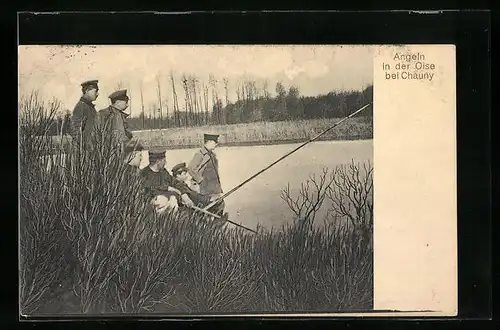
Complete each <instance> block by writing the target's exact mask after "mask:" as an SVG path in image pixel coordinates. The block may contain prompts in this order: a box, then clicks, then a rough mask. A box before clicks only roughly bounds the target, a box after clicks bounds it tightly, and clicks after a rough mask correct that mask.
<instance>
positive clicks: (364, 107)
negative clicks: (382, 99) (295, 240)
mask: <svg viewBox="0 0 500 330" xmlns="http://www.w3.org/2000/svg"><path fill="white" fill-rule="evenodd" d="M369 105H371V103H368V104H367V105H365V106H363V107H361V108H360V109H358V110H356V111H354V112H353V113H351V114H350V115H349V116H347V117H345V118H343V119H341V120H339V121H338V122H336V123H335V124H334V125H333V126H331V127H330V128H328V129H327V130H325V131H323V132H321V133H320V134H318V135H316V136H315V137H314V138H312V139H310V140H309V141H306V142H304V143H303V144H301V145H300V146H298V147H297V148H295V149H293V150H292V151H290V152H288V153H287V154H286V155H284V156H282V157H281V158H279V159H278V160H276V161H275V162H273V163H271V164H270V165H268V166H267V167H265V168H263V169H262V170H260V171H259V172H257V173H256V174H254V175H252V176H251V177H250V178H248V179H246V180H245V181H243V182H242V183H240V184H239V185H237V186H236V187H234V188H233V189H231V190H229V191H228V192H227V193H225V194H223V195H222V196H220V197H218V198H217V199H215V200H214V201H213V202H211V203H210V204H208V205H207V206H205V208H204V210H208V209H209V208H211V207H212V206H214V205H215V204H217V203H218V202H219V201H220V200H222V199H224V198H226V197H227V196H229V195H230V194H232V193H233V192H235V191H236V190H238V189H240V188H241V187H243V185H245V184H246V183H248V182H249V181H251V180H253V179H254V178H256V177H257V176H258V175H260V174H262V172H264V171H266V170H268V169H269V168H271V167H272V166H274V165H276V164H277V163H279V162H280V161H282V160H283V159H285V158H286V157H288V156H290V155H291V154H293V153H294V152H296V151H297V150H299V149H301V148H302V147H304V146H306V145H307V144H309V143H311V142H313V141H315V140H317V139H319V138H320V137H321V136H323V135H325V134H326V133H327V132H329V131H331V130H332V129H334V128H335V127H337V126H338V125H340V124H341V123H343V122H344V121H346V120H347V119H349V118H351V117H353V116H354V115H356V114H358V113H359V112H361V111H363V110H364V109H366V108H367V107H368V106H369Z"/></svg>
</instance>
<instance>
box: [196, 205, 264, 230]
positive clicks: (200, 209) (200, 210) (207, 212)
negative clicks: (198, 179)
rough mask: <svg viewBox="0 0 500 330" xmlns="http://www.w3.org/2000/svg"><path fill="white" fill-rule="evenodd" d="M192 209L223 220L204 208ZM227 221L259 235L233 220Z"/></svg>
mask: <svg viewBox="0 0 500 330" xmlns="http://www.w3.org/2000/svg"><path fill="white" fill-rule="evenodd" d="M190 207H191V208H192V209H193V210H196V211H199V212H203V213H205V214H208V215H210V216H212V217H214V218H217V219H220V218H221V216H220V215H217V214H215V213H212V212H209V211H207V210H204V209H202V208H199V207H196V206H194V205H193V206H190ZM225 221H226V222H229V223H232V224H233V225H235V226H237V227H240V228H243V229H246V230H248V231H251V232H252V233H255V234H257V232H256V231H255V230H253V229H250V228H248V227H245V226H243V225H240V224H238V223H236V222H233V221H231V220H225Z"/></svg>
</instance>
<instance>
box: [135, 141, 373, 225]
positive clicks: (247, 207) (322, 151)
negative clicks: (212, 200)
mask: <svg viewBox="0 0 500 330" xmlns="http://www.w3.org/2000/svg"><path fill="white" fill-rule="evenodd" d="M299 145H300V144H282V145H268V146H245V147H223V146H221V147H218V148H217V149H216V150H215V152H216V154H217V157H218V159H219V169H220V179H221V184H222V188H223V190H224V192H226V191H228V190H230V189H232V188H234V187H235V186H237V185H238V184H240V183H241V182H243V181H245V180H246V179H248V178H249V177H251V176H252V175H254V174H255V173H257V172H259V171H260V170H261V169H263V168H265V167H266V166H268V165H270V164H271V163H272V162H274V161H276V160H277V159H279V158H280V157H281V156H283V155H285V154H286V153H287V152H290V151H291V150H293V149H295V148H296V147H298V146H299ZM196 150H197V149H196V148H194V149H179V150H169V151H167V166H166V167H167V169H169V170H170V169H171V168H172V167H173V166H174V165H176V164H178V163H181V162H186V163H188V162H189V161H190V160H191V158H192V157H193V155H194V153H195V152H196ZM372 159H373V140H358V141H321V142H313V143H310V144H308V145H306V146H305V147H303V148H302V149H300V150H298V151H297V152H295V153H293V154H292V155H290V156H289V157H287V158H285V159H284V160H282V161H281V162H279V163H277V164H276V165H274V166H272V167H271V168H269V169H268V170H267V171H265V172H263V173H262V174H260V175H259V176H258V177H256V178H255V179H253V180H252V181H250V182H248V183H247V184H246V185H244V186H243V187H242V188H240V189H239V190H237V191H235V192H234V193H233V194H231V195H229V196H228V197H227V198H226V200H225V201H226V207H227V208H226V210H227V212H229V216H230V220H231V221H234V222H237V223H241V224H243V225H245V226H248V227H250V228H255V227H256V226H257V224H258V223H260V224H261V225H263V226H265V227H272V226H279V225H281V224H283V223H285V222H290V221H293V214H292V213H291V212H290V210H289V208H288V206H287V205H286V203H285V202H284V201H283V200H282V199H281V197H280V195H281V191H282V189H284V188H286V187H287V184H289V185H290V189H291V191H292V193H293V194H294V195H293V196H296V194H297V191H298V189H299V188H300V186H301V183H303V182H305V181H306V180H307V179H308V178H309V176H310V175H313V174H316V175H319V174H320V173H321V172H322V169H323V168H325V167H326V168H329V169H333V168H335V166H337V165H341V164H348V163H350V162H351V160H354V161H355V162H365V161H370V162H371V164H372V165H373V161H372ZM147 163H148V159H147V152H144V154H143V161H142V163H141V167H144V166H146V165H147ZM325 210H326V207H325V209H323V210H322V212H323V211H325ZM322 212H319V213H318V215H319V219H318V220H319V221H322V219H321V215H322V214H324V212H323V213H322Z"/></svg>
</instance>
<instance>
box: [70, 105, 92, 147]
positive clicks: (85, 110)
mask: <svg viewBox="0 0 500 330" xmlns="http://www.w3.org/2000/svg"><path fill="white" fill-rule="evenodd" d="M96 116H97V112H96V110H95V107H94V105H93V104H92V102H90V101H88V100H86V99H85V98H83V97H82V98H80V100H79V101H78V103H77V104H76V105H75V108H74V109H73V115H72V117H71V136H72V138H73V139H74V140H77V141H79V140H80V138H83V139H85V140H87V139H88V138H89V136H90V133H91V132H92V130H93V128H94V122H95V118H96Z"/></svg>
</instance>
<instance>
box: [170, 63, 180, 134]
mask: <svg viewBox="0 0 500 330" xmlns="http://www.w3.org/2000/svg"><path fill="white" fill-rule="evenodd" d="M170 82H171V84H172V96H173V107H174V121H175V123H176V125H177V127H180V126H181V119H180V115H179V103H178V101H177V93H176V92H175V79H174V73H173V72H172V71H171V72H170Z"/></svg>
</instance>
